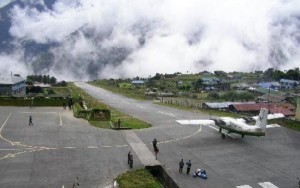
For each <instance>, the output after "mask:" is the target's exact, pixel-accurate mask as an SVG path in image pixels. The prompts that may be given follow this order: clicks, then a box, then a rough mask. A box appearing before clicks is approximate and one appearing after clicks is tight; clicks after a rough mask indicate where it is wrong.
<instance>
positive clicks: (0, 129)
mask: <svg viewBox="0 0 300 188" xmlns="http://www.w3.org/2000/svg"><path fill="white" fill-rule="evenodd" d="M10 116H11V113H10V114H9V115H8V117H7V118H6V120H5V121H4V123H3V124H2V126H1V128H0V133H1V131H2V129H3V127H4V126H5V125H6V123H7V121H8V119H9V118H10Z"/></svg>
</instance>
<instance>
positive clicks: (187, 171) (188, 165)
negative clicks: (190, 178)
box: [186, 160, 192, 175]
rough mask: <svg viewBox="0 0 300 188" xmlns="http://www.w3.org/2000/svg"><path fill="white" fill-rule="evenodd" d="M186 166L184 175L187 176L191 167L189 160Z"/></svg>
mask: <svg viewBox="0 0 300 188" xmlns="http://www.w3.org/2000/svg"><path fill="white" fill-rule="evenodd" d="M186 165H187V167H186V174H187V175H189V174H190V170H191V167H192V163H191V160H189V162H187V163H186Z"/></svg>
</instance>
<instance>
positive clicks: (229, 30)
mask: <svg viewBox="0 0 300 188" xmlns="http://www.w3.org/2000/svg"><path fill="white" fill-rule="evenodd" d="M11 16H12V18H13V25H12V27H11V28H10V34H11V35H12V36H14V37H15V38H18V39H22V40H34V41H36V42H38V43H47V42H58V43H61V44H62V45H61V47H60V48H59V49H53V52H55V53H57V54H56V56H57V58H56V60H57V62H56V64H57V65H56V67H60V66H59V63H61V62H62V58H61V57H65V56H67V57H72V58H71V59H78V58H82V56H84V57H85V60H86V59H89V60H90V59H93V60H95V58H97V57H95V54H99V53H100V52H99V51H101V50H105V49H112V48H126V49H128V54H127V55H126V56H125V57H126V58H124V59H123V60H122V61H121V63H118V64H115V63H108V64H105V65H99V66H101V69H99V70H98V69H97V74H98V75H99V77H102V78H110V77H115V78H116V77H135V76H142V77H148V76H149V75H154V74H155V73H157V72H159V73H174V72H182V73H186V72H187V71H188V72H189V73H196V72H200V71H203V70H209V71H213V70H224V71H254V70H266V69H267V68H269V67H274V68H279V69H282V70H284V69H289V68H294V67H299V65H300V50H299V49H300V48H299V47H300V46H299V42H300V1H299V0H186V1H183V0H58V1H57V2H56V4H55V5H54V7H53V10H47V11H46V12H39V11H38V10H36V9H30V8H28V7H27V8H20V7H15V8H14V9H13V10H12V12H11ZM82 28H85V29H88V30H89V31H93V35H96V36H98V38H101V39H100V40H99V42H95V39H96V38H97V37H87V36H86V35H84V34H79V35H77V37H76V39H73V40H72V42H70V40H68V37H69V36H70V35H71V34H72V33H74V32H76V31H78V30H81V29H82ZM17 53H18V52H17ZM59 53H61V54H59ZM1 58H2V59H3V58H8V59H9V58H11V59H10V60H9V61H6V62H7V64H9V63H11V64H15V63H16V61H19V60H20V59H18V58H19V56H18V55H16V54H14V55H13V56H9V57H6V56H5V54H2V56H0V60H1ZM86 62H87V61H84V60H83V61H82V62H81V63H82V64H81V65H80V68H82V69H83V70H87V64H86ZM69 65H70V67H72V63H70V62H69ZM74 65H75V63H74ZM64 66H65V65H64ZM76 66H77V67H78V66H79V65H78V63H77V64H76ZM0 68H1V67H0ZM22 68H23V67H22ZM23 70H27V71H30V67H27V68H26V69H23ZM51 71H52V72H51V73H52V74H60V73H64V72H59V73H58V72H57V70H56V69H53V70H51ZM61 71H62V70H61ZM65 71H67V70H65ZM71 75H72V74H71ZM71 77H72V76H71Z"/></svg>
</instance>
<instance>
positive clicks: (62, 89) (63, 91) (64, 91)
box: [51, 87, 71, 96]
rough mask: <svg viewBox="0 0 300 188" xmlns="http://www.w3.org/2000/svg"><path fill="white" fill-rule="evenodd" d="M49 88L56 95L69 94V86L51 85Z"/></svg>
mask: <svg viewBox="0 0 300 188" xmlns="http://www.w3.org/2000/svg"><path fill="white" fill-rule="evenodd" d="M51 89H52V90H53V91H54V92H55V94H56V95H60V96H68V95H71V91H70V88H69V87H51Z"/></svg>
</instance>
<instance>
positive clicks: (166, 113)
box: [157, 111, 175, 117]
mask: <svg viewBox="0 0 300 188" xmlns="http://www.w3.org/2000/svg"><path fill="white" fill-rule="evenodd" d="M157 113H159V114H164V115H168V116H172V117H175V115H174V114H171V113H168V112H162V111H158V112H157Z"/></svg>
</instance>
